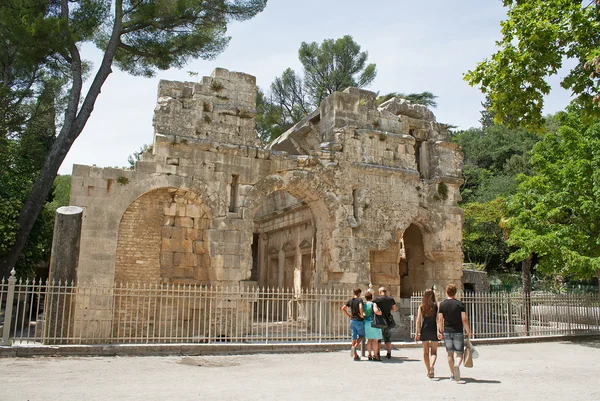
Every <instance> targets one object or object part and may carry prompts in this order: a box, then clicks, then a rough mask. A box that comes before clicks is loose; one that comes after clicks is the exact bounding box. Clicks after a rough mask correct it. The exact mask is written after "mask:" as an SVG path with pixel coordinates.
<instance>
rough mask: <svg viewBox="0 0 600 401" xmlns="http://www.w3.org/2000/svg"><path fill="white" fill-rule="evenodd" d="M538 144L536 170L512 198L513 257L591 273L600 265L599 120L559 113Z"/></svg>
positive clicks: (548, 269)
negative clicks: (591, 121) (556, 124)
mask: <svg viewBox="0 0 600 401" xmlns="http://www.w3.org/2000/svg"><path fill="white" fill-rule="evenodd" d="M557 118H558V119H559V121H560V123H561V126H560V128H559V129H558V132H556V133H547V134H546V135H545V137H544V138H543V139H542V140H541V141H540V142H539V143H537V144H536V145H535V147H534V149H533V152H532V157H531V163H532V165H533V167H534V169H535V174H533V175H532V176H531V177H522V182H521V183H520V185H519V191H518V192H517V193H516V194H515V195H514V196H512V197H511V198H510V199H509V202H508V211H509V216H510V219H509V220H508V222H507V227H508V229H509V231H510V238H509V244H510V245H512V246H515V247H518V250H516V251H515V252H513V253H512V254H511V256H510V260H513V261H521V260H524V259H526V258H528V257H529V255H532V254H534V255H537V258H538V266H537V269H538V271H541V272H543V273H545V274H552V275H560V276H562V277H570V278H581V279H588V278H590V277H592V276H593V275H595V274H596V273H597V271H598V270H599V269H600V123H594V124H592V125H591V126H587V125H586V124H585V122H584V121H582V119H581V118H580V116H579V115H578V114H577V113H574V112H572V113H569V114H567V113H559V115H558V116H557Z"/></svg>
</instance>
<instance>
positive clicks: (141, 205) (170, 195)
mask: <svg viewBox="0 0 600 401" xmlns="http://www.w3.org/2000/svg"><path fill="white" fill-rule="evenodd" d="M211 224H212V222H211V216H210V213H209V210H208V209H207V208H206V206H205V205H203V203H202V202H201V201H200V199H199V196H198V195H197V194H196V193H194V192H192V191H189V190H186V189H179V188H160V189H155V190H152V191H150V192H147V193H145V194H143V195H142V196H140V197H138V198H137V199H136V200H134V201H133V202H132V203H131V204H130V205H129V207H128V208H127V210H126V211H125V212H124V213H123V217H122V219H121V222H120V224H119V230H118V239H117V251H116V261H115V281H116V282H134V281H136V280H140V279H141V278H143V280H144V281H151V282H158V281H161V282H177V283H181V282H183V283H208V282H210V280H211V277H210V264H211V259H210V256H209V254H208V252H207V247H206V242H205V240H206V233H205V232H206V230H207V229H209V228H210V227H211Z"/></svg>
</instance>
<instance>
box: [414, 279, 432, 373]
mask: <svg viewBox="0 0 600 401" xmlns="http://www.w3.org/2000/svg"><path fill="white" fill-rule="evenodd" d="M437 314H438V306H437V302H436V301H435V292H433V290H431V289H429V290H425V293H424V294H423V299H422V301H421V305H420V306H419V313H418V315H417V324H416V328H415V333H416V336H415V341H417V342H418V341H422V342H423V362H425V367H426V368H427V377H429V378H430V379H431V378H433V376H434V366H435V362H436V360H437V347H438V330H437Z"/></svg>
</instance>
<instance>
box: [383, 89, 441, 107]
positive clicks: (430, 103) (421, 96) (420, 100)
mask: <svg viewBox="0 0 600 401" xmlns="http://www.w3.org/2000/svg"><path fill="white" fill-rule="evenodd" d="M395 97H398V98H401V99H406V100H408V101H409V102H411V103H415V104H420V105H423V106H427V107H432V108H435V107H437V105H438V104H437V102H436V101H435V99H437V96H436V95H434V94H433V93H431V92H428V91H425V92H421V93H409V94H408V95H406V94H404V93H400V92H390V93H388V94H387V95H383V96H379V97H378V98H377V105H381V104H382V103H385V102H387V101H388V100H390V99H393V98H395Z"/></svg>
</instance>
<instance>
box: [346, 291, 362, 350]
mask: <svg viewBox="0 0 600 401" xmlns="http://www.w3.org/2000/svg"><path fill="white" fill-rule="evenodd" d="M352 292H353V293H354V297H352V299H350V300H349V301H348V302H347V303H346V305H344V306H342V311H343V312H344V313H345V314H346V316H348V317H349V318H350V332H351V333H352V350H351V354H352V356H353V357H354V360H355V361H360V356H358V352H356V350H357V348H358V347H359V346H360V344H361V342H362V340H363V338H365V324H364V318H365V315H364V312H363V300H362V298H361V297H360V294H361V292H362V291H361V290H360V288H355V289H354V290H353V291H352ZM348 308H350V312H351V313H348Z"/></svg>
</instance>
